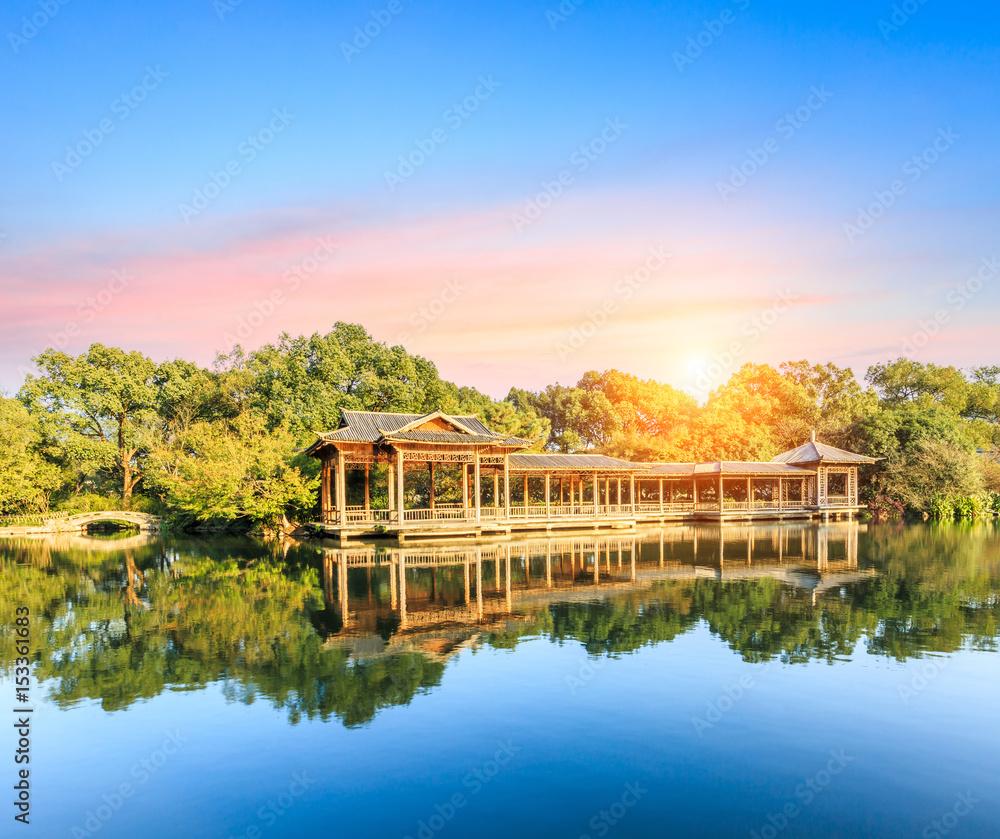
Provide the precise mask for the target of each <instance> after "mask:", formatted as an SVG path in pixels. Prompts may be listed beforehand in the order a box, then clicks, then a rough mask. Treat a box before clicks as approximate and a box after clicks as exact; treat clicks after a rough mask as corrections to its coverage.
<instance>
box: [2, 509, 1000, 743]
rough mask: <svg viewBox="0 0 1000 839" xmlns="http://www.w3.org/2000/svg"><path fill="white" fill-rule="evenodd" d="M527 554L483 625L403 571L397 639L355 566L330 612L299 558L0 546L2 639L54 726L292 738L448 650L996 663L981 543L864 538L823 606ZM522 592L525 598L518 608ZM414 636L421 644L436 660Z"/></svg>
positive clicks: (437, 666)
mask: <svg viewBox="0 0 1000 839" xmlns="http://www.w3.org/2000/svg"><path fill="white" fill-rule="evenodd" d="M762 541H763V540H762ZM703 544H704V543H703ZM661 545H662V543H661ZM642 548H643V550H642V551H639V552H638V553H639V563H640V571H641V570H642V569H643V568H646V567H652V568H654V569H656V568H659V569H662V568H663V559H662V556H663V554H662V547H661V548H660V550H661V553H660V560H659V562H658V563H657V561H656V560H655V558H654V559H652V560H650V552H649V551H648V550H646V549H647V548H649V543H646V544H645V545H643V546H642ZM529 553H530V552H529V551H527V550H526V551H525V553H524V556H523V557H522V560H521V562H522V564H521V565H518V560H517V558H516V556H515V561H514V563H513V565H514V569H513V571H508V570H507V568H508V567H509V565H510V554H509V551H508V554H507V556H506V560H505V562H504V563H502V564H501V563H499V561H498V564H496V565H492V566H489V567H488V573H487V574H486V575H485V579H486V581H487V582H486V583H485V584H488V585H494V582H493V581H494V577H495V586H496V592H497V593H496V595H495V598H494V599H493V600H490V599H489V598H487V601H486V607H485V612H484V607H483V604H482V600H481V599H480V602H479V606H478V611H477V608H476V597H477V596H479V597H480V598H481V592H480V591H479V589H478V588H477V586H478V585H479V582H477V581H478V580H480V578H482V577H483V574H482V569H481V568H480V569H478V574H477V571H476V568H475V566H472V570H471V571H470V570H469V565H468V562H466V564H465V565H464V566H463V565H452V566H448V567H441V568H438V569H431V570H423V571H421V570H419V569H408V570H407V571H406V572H405V573H406V574H408V575H410V577H411V578H412V579H413V580H414V584H413V585H414V590H413V591H411V592H410V595H409V596H410V606H411V609H414V608H416V609H422V610H424V611H423V612H421V613H420V614H421V615H423V616H424V617H425V618H427V619H426V620H421V621H416V620H412V616H411V623H410V626H409V629H407V628H406V624H405V622H404V621H401V620H400V609H401V607H403V606H404V605H405V598H404V599H403V603H400V602H399V598H398V596H397V589H396V588H392V587H393V586H397V587H398V585H399V574H398V573H397V572H396V571H394V570H392V569H390V568H389V567H382V569H381V570H376V571H375V572H373V570H372V569H370V568H369V569H364V568H360V569H359V570H358V576H357V578H356V579H355V578H350V577H346V578H345V580H344V584H343V587H342V588H340V590H339V591H340V593H339V594H337V595H334V594H332V592H333V591H334V589H335V586H333V584H332V583H331V582H330V581H329V580H324V582H325V583H326V584H327V586H328V589H329V590H328V591H327V593H326V594H325V593H324V587H323V584H321V579H322V574H323V573H324V565H323V558H322V557H321V556H320V555H319V554H318V553H317V552H316V551H315V550H313V549H310V548H306V547H299V546H294V547H289V546H288V545H287V544H286V545H284V546H280V545H278V544H277V543H272V544H270V545H267V544H261V543H256V542H251V541H237V540H224V539H215V540H205V541H201V542H199V541H192V540H187V541H178V540H172V539H162V540H153V539H145V540H140V541H139V542H136V543H130V544H129V547H128V548H127V549H125V550H118V549H112V548H102V547H99V546H95V545H94V544H92V542H90V541H87V540H81V539H71V538H67V539H65V540H64V541H49V542H28V541H11V542H6V543H4V544H3V545H2V546H0V570H2V573H0V618H2V620H3V625H4V626H5V627H10V626H12V625H13V616H14V609H15V608H16V607H17V606H19V605H23V606H28V607H29V608H30V610H31V618H32V626H31V630H32V649H33V651H34V662H33V672H34V675H35V677H36V678H37V679H38V680H39V682H41V683H43V684H44V686H45V688H46V689H47V690H48V694H49V696H50V697H51V699H52V700H53V701H54V702H55V703H56V704H57V705H58V706H60V707H63V708H69V707H72V706H74V705H76V704H78V703H81V702H84V701H99V702H100V703H101V707H102V708H104V709H105V710H107V711H117V710H121V709H124V708H127V707H129V706H130V705H132V704H133V703H135V702H137V701H141V700H143V699H149V698H151V697H154V696H157V695H158V694H160V693H162V692H163V691H165V690H193V689H198V688H201V687H204V686H206V685H208V684H209V683H220V684H221V685H222V686H223V692H224V695H225V696H226V697H227V699H229V700H230V701H234V702H243V703H251V702H254V701H256V700H257V699H263V700H266V701H268V702H270V703H271V704H272V705H273V706H274V707H276V708H279V709H282V710H283V711H284V712H286V713H287V715H288V718H289V720H290V721H291V722H293V723H296V722H298V721H299V720H301V719H302V718H303V717H305V718H307V719H313V718H318V719H322V720H328V719H331V718H335V719H338V720H340V721H341V722H342V723H343V724H344V725H347V726H358V725H364V724H366V723H368V722H369V721H371V720H372V719H373V718H374V717H375V715H376V714H378V713H379V711H380V710H382V709H385V708H389V707H392V706H397V705H406V704H408V703H409V702H411V701H412V699H413V698H414V696H416V695H417V694H419V693H421V692H425V691H428V690H430V689H431V688H433V687H435V686H437V685H439V684H440V683H441V679H442V676H443V673H444V670H445V667H446V666H447V663H448V660H449V656H450V655H451V654H452V652H453V650H455V649H457V648H459V647H460V646H461V645H462V644H468V643H474V644H488V645H491V646H493V647H498V648H513V647H516V646H517V645H518V644H519V643H520V642H521V641H522V640H523V639H524V638H526V637H529V636H531V637H538V636H542V637H546V638H548V639H550V640H551V641H552V642H554V643H565V642H570V641H574V642H578V643H580V644H581V645H582V646H583V647H584V648H585V649H586V651H587V652H588V653H589V654H590V655H593V656H617V655H622V654H628V653H632V652H634V651H636V650H639V649H641V648H642V647H644V646H647V645H652V644H661V643H665V642H670V641H672V640H673V639H675V638H677V637H678V636H680V635H683V634H684V633H687V632H690V631H691V630H692V629H693V628H695V627H696V626H698V625H705V626H707V628H708V629H709V630H710V631H711V632H712V633H713V635H715V636H716V637H717V638H719V639H720V640H721V641H722V642H724V643H725V644H727V645H728V646H729V647H730V648H731V649H732V650H734V651H735V652H737V653H738V654H739V655H741V656H742V657H743V658H744V659H745V660H746V661H748V662H761V661H769V660H775V659H777V660H781V661H784V662H787V663H791V664H794V663H800V662H807V661H811V660H817V661H825V662H827V663H829V664H834V663H836V662H837V661H838V660H839V659H844V658H846V657H849V656H852V655H855V654H857V653H859V652H861V653H863V654H869V655H876V656H884V657H888V658H892V659H895V660H898V661H903V660H906V659H909V658H914V657H920V656H922V655H923V654H924V653H927V652H935V653H951V652H954V651H955V650H958V649H961V648H963V647H964V648H971V649H977V650H991V651H995V650H996V649H997V632H998V629H997V627H998V618H1000V597H998V577H1000V542H998V538H997V530H996V528H995V527H993V526H992V525H964V526H963V525H942V526H937V527H930V526H928V527H890V526H885V527H872V528H869V529H868V532H867V534H866V535H865V536H864V537H863V538H862V540H861V549H860V555H861V562H860V565H861V566H862V568H863V571H862V572H858V571H857V570H855V572H853V573H852V574H851V575H849V576H846V575H845V576H844V577H843V579H844V580H845V582H843V583H838V582H837V581H838V579H839V578H837V577H836V576H834V577H832V578H831V579H832V580H833V582H832V583H831V584H830V585H828V586H827V587H826V588H825V589H822V591H821V590H820V589H821V586H820V584H818V583H817V584H816V585H815V587H813V588H810V587H808V586H804V585H794V584H791V583H789V582H788V579H786V578H785V577H782V576H781V575H779V574H774V575H770V576H769V575H768V573H765V572H767V571H770V570H772V569H773V568H775V567H777V568H780V569H783V571H784V570H787V568H788V566H785V565H782V566H775V565H773V562H772V561H771V560H765V561H764V567H763V569H761V565H762V561H761V560H760V559H759V558H757V557H749V558H748V559H749V560H752V563H751V562H749V561H748V563H747V565H746V571H745V573H743V575H742V576H736V577H735V578H733V579H726V578H725V576H724V574H723V573H722V570H721V569H722V568H723V564H722V563H723V562H724V563H725V567H726V568H728V567H729V566H730V565H732V564H733V563H732V562H731V561H730V560H729V559H728V558H727V559H724V560H718V568H719V572H718V574H717V575H716V576H712V575H705V574H695V573H687V572H686V570H685V569H686V568H687V567H686V566H684V564H683V562H677V563H675V565H676V566H677V568H678V569H679V571H678V576H677V577H676V579H674V578H670V579H659V578H655V574H654V576H653V577H651V578H650V580H649V581H647V582H645V583H643V582H642V580H639V581H638V582H636V571H635V568H634V567H633V568H632V569H631V571H630V572H629V569H628V559H626V560H625V565H624V566H621V565H620V567H622V568H623V569H624V570H623V571H622V573H623V574H626V577H623V578H615V577H614V569H613V568H611V567H610V562H611V560H610V555H609V557H608V560H607V562H608V566H609V567H608V568H607V569H605V570H604V571H602V573H603V574H604V575H605V576H607V575H608V574H610V575H611V577H610V579H609V583H608V585H609V588H608V590H606V591H601V590H600V586H599V584H598V583H596V582H591V583H587V580H588V579H589V576H588V575H589V574H590V572H589V571H588V572H587V573H583V571H582V570H581V571H580V572H579V573H578V572H577V571H576V570H575V569H576V565H575V564H574V562H576V561H578V562H579V563H580V567H581V569H582V568H583V565H582V563H583V562H584V558H583V554H582V553H580V554H578V555H577V559H576V560H574V558H573V557H572V556H571V557H570V558H569V561H568V567H569V569H570V573H569V574H567V579H568V580H569V582H568V584H569V585H572V586H576V590H579V589H580V587H581V586H583V585H584V584H588V585H590V586H591V588H590V589H588V590H587V592H586V593H587V594H588V596H587V597H586V598H576V599H573V598H569V597H567V596H566V593H565V591H557V590H550V589H547V586H551V585H552V575H550V576H549V578H548V580H547V579H546V574H545V571H544V569H539V568H538V567H537V566H533V567H531V568H530V569H529V565H528V563H529V562H530V559H529V558H528V557H529ZM550 553H551V552H550ZM718 553H719V554H720V555H721V544H720V546H719V551H718ZM735 553H737V554H738V553H739V551H738V550H737V551H736V552H735ZM477 556H478V554H477ZM588 556H590V557H591V559H590V560H588V561H593V558H592V555H590V554H588ZM727 556H728V555H727ZM597 557H598V560H599V558H600V552H598V553H597ZM616 559H617V560H618V561H619V562H620V559H621V557H620V556H618V557H616ZM559 561H560V562H563V558H562V557H559ZM699 561H700V560H699ZM766 562H772V565H766ZM501 566H502V567H501ZM563 567H566V564H565V562H563ZM667 570H669V569H667ZM687 570H692V571H693V566H692V567H691V568H690V569H687ZM390 571H391V573H390ZM529 571H530V573H529ZM501 572H503V573H504V574H509V578H507V579H505V580H504V579H501ZM682 572H683V573H682ZM751 572H754V573H757V574H758V576H753V575H752V573H751ZM628 573H631V578H629V577H628V576H627V574H628ZM796 573H799V576H800V577H801V578H802V579H807V578H808V575H806V574H805V571H799V572H796ZM786 576H787V575H786ZM621 579H624V580H625V581H626V584H624V585H623V584H622V583H621V582H620V580H621ZM629 579H631V581H632V584H631V585H628V584H627V583H628V580H629ZM795 579H798V577H796V578H795ZM813 579H819V576H818V574H814V575H813ZM359 581H360V582H359ZM366 585H367V588H365V586H366ZM470 586H471V588H470ZM616 586H617V588H616ZM337 588H339V583H338V586H337ZM473 589H475V590H476V595H472V594H471V593H470V592H471V591H472V590H473ZM512 590H513V594H511V591H512ZM524 592H527V593H528V594H530V595H531V596H530V597H525V599H523V600H520V599H519V598H520V597H522V594H523V593H524ZM337 596H342V597H343V598H345V602H347V600H346V599H349V598H353V600H354V602H356V603H361V602H362V601H363V602H364V604H366V606H365V608H370V609H371V610H372V613H373V614H374V615H375V616H376V618H377V620H375V621H373V622H372V626H374V627H375V628H376V629H377V633H376V634H375V636H374V638H375V640H376V641H377V642H378V643H375V644H374V645H372V646H371V648H370V649H369V648H366V647H365V646H364V644H363V643H361V642H360V641H359V636H358V635H357V634H355V635H353V636H352V635H351V633H350V632H348V631H347V629H345V627H346V626H347V624H345V621H344V618H345V612H344V610H343V609H341V608H340V607H338V606H337V604H336V603H331V602H330V600H331V597H334V598H336V597H337ZM470 598H471V600H470ZM490 609H493V610H494V611H493V612H492V613H491V612H490ZM498 609H501V610H504V611H502V612H497V611H496V610H498ZM434 610H439V612H438V614H439V615H440V616H441V618H440V619H441V620H444V619H445V617H447V620H448V621H450V623H448V625H447V627H446V629H447V632H445V631H444V630H443V629H442V628H441V626H440V625H435V624H434V623H433V618H434V614H435V612H434ZM414 615H416V613H414ZM476 615H479V619H478V621H477V619H476ZM348 617H349V615H348ZM348 623H349V622H348ZM428 627H429V628H428ZM378 633H380V634H381V638H379V635H378ZM408 633H409V634H408ZM419 633H423V634H422V635H420V634H419ZM427 633H432V634H433V633H437V634H436V635H434V636H433V639H432V640H433V643H431V642H429V641H427V638H428V637H430V636H429V635H428V634H427ZM421 639H423V642H421ZM362 640H363V639H362ZM15 657H16V652H15V648H14V640H13V637H12V636H11V635H10V633H9V632H4V633H3V634H0V668H2V671H3V673H4V675H9V671H10V668H11V667H12V666H13V662H14V659H15Z"/></svg>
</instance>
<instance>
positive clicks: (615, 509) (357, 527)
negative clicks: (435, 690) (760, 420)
mask: <svg viewBox="0 0 1000 839" xmlns="http://www.w3.org/2000/svg"><path fill="white" fill-rule="evenodd" d="M864 510H865V507H863V506H860V505H847V504H844V505H835V506H829V505H828V506H825V507H818V506H815V505H812V506H799V505H791V504H787V503H779V502H769V501H754V502H751V503H748V502H745V501H744V502H739V501H726V502H725V503H724V505H723V508H722V509H721V510H720V509H719V505H718V504H717V503H697V504H695V503H691V502H687V503H676V502H675V503H666V502H665V503H663V504H659V503H652V504H649V503H639V504H636V505H635V506H634V507H633V506H632V505H630V504H598V505H596V506H595V505H594V504H577V505H573V506H569V505H549V506H548V507H546V505H544V504H538V505H530V506H528V507H525V506H523V505H521V506H511V507H510V508H507V509H505V508H503V507H481V508H480V509H479V511H478V516H477V511H476V508H474V507H467V508H463V507H461V506H460V505H453V506H444V507H442V506H438V507H435V508H434V509H430V508H426V509H415V510H404V511H403V520H402V522H400V521H399V515H398V511H396V510H365V509H363V508H359V507H349V508H347V510H346V511H345V515H344V519H345V521H344V522H343V523H342V524H341V523H340V522H339V521H337V520H336V519H337V518H339V517H338V516H336V515H334V517H333V518H334V521H331V522H326V523H322V522H311V523H310V524H309V525H308V527H309V528H310V529H311V530H313V531H314V532H315V533H317V535H320V536H322V537H325V538H330V539H334V540H336V541H340V542H347V541H352V540H358V539H378V538H385V539H390V540H394V541H396V542H398V543H400V544H402V543H405V542H412V541H418V540H420V541H425V540H453V539H490V538H496V537H506V536H510V535H511V534H513V533H558V532H572V531H579V532H595V531H615V530H634V529H635V528H636V527H638V526H641V525H646V524H671V523H678V522H693V521H703V522H715V523H725V522H755V521H794V520H798V521H804V520H805V521H808V520H822V521H830V520H834V521H836V520H851V519H853V518H855V517H856V516H858V515H859V514H860V513H862V512H863V511H864Z"/></svg>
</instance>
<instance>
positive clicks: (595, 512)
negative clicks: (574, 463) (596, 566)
mask: <svg viewBox="0 0 1000 839" xmlns="http://www.w3.org/2000/svg"><path fill="white" fill-rule="evenodd" d="M597 496H598V492H597V473H596V472H594V518H597ZM595 562H596V559H595Z"/></svg>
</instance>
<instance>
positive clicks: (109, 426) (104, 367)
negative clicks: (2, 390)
mask: <svg viewBox="0 0 1000 839" xmlns="http://www.w3.org/2000/svg"><path fill="white" fill-rule="evenodd" d="M34 361H35V364H36V365H37V366H38V368H39V371H40V375H39V376H30V375H29V376H28V377H27V380H26V381H25V383H24V387H23V388H22V389H21V393H20V398H21V400H22V401H23V402H24V403H25V404H26V405H27V406H28V407H29V409H30V410H31V411H33V412H35V413H37V414H42V415H44V416H45V418H46V420H47V421H48V423H49V426H50V431H49V433H50V434H51V436H52V437H53V438H55V439H57V440H58V441H59V443H60V445H61V446H62V447H63V449H64V451H65V453H66V455H67V456H68V457H70V458H72V459H73V460H75V461H76V462H78V463H82V464H92V465H98V466H100V467H103V468H106V469H108V470H110V471H111V472H112V474H114V475H115V476H117V479H118V481H119V486H120V487H121V497H122V503H123V505H124V506H125V507H126V508H127V507H128V506H129V503H130V501H131V498H132V492H133V491H134V490H135V488H136V486H137V485H138V484H139V482H140V481H141V480H142V477H143V464H142V460H143V457H144V455H145V452H146V448H147V446H148V443H149V431H150V429H151V428H152V427H153V425H154V423H155V419H156V413H155V409H156V402H157V389H156V384H155V381H154V378H155V375H156V372H157V366H156V364H155V363H154V362H153V361H151V360H150V359H149V358H147V357H146V356H144V355H142V354H141V353H138V352H125V351H124V350H120V349H117V348H114V347H105V346H103V345H101V344H92V345H91V347H90V349H89V350H88V351H87V352H85V353H83V354H82V355H79V356H77V357H75V358H74V357H72V356H69V355H67V354H66V353H64V352H60V351H58V350H54V349H49V350H45V352H43V353H42V354H41V355H39V356H38V357H37V358H35V359H34Z"/></svg>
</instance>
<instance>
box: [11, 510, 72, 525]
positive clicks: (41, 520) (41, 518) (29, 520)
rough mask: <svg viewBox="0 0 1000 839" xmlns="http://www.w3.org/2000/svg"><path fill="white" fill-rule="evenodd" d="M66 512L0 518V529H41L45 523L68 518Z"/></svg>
mask: <svg viewBox="0 0 1000 839" xmlns="http://www.w3.org/2000/svg"><path fill="white" fill-rule="evenodd" d="M70 515H71V514H70V513H67V512H62V511H60V512H52V513H29V514H27V515H19V516H0V527H41V526H42V525H43V524H45V522H47V521H53V520H55V521H58V520H61V519H67V518H69V517H70Z"/></svg>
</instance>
